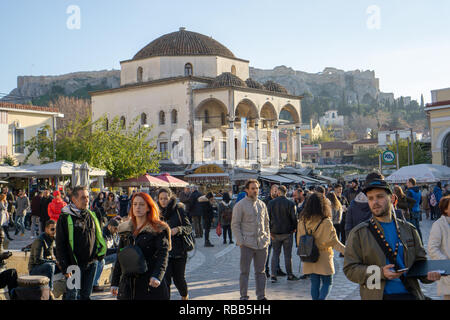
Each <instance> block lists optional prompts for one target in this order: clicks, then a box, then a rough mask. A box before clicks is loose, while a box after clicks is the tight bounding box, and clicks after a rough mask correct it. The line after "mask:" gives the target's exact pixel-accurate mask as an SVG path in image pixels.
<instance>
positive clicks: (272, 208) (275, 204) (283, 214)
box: [267, 196, 297, 234]
mask: <svg viewBox="0 0 450 320" xmlns="http://www.w3.org/2000/svg"><path fill="white" fill-rule="evenodd" d="M295 210H296V207H295V203H294V202H292V201H291V200H289V199H287V198H286V197H285V196H280V197H278V198H276V199H274V200H272V201H269V205H268V206H267V211H268V213H269V222H270V233H273V234H289V233H292V232H294V230H295V229H297V216H296V214H295Z"/></svg>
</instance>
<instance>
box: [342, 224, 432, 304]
mask: <svg viewBox="0 0 450 320" xmlns="http://www.w3.org/2000/svg"><path fill="white" fill-rule="evenodd" d="M374 220H375V221H376V224H377V226H378V228H380V230H383V228H381V226H380V224H379V223H378V221H377V220H376V219H374ZM397 224H398V227H399V229H400V240H401V242H402V244H403V248H404V256H403V259H404V262H405V266H406V267H407V268H411V267H412V265H413V264H414V262H415V261H419V260H426V259H427V258H426V252H425V249H424V247H423V245H422V241H421V240H420V238H419V234H418V233H417V229H416V228H415V227H414V226H413V225H412V224H410V223H409V222H405V221H403V220H401V219H397ZM368 226H369V222H368V221H364V222H362V223H360V224H359V225H357V226H356V227H355V228H353V229H352V231H351V232H350V234H349V235H348V238H347V243H346V247H345V253H344V273H345V275H346V277H347V278H348V279H349V280H350V281H352V282H356V283H358V284H359V285H360V287H359V288H360V295H361V299H362V300H382V299H383V292H384V286H385V285H386V280H387V279H386V278H385V277H384V275H383V270H380V271H381V272H380V274H381V283H380V284H381V285H380V289H369V288H368V287H367V285H366V284H367V279H368V278H369V276H371V274H372V273H367V268H368V267H369V266H371V265H376V266H379V267H380V268H382V267H384V266H385V265H386V256H385V254H384V252H383V250H382V249H381V248H380V246H379V245H378V242H377V241H376V240H375V238H374V236H373V235H372V234H371V233H370V231H369V228H368ZM383 235H384V233H383ZM419 279H420V281H421V282H423V283H432V282H433V281H429V280H427V279H426V277H423V278H419ZM407 287H409V290H410V292H411V293H412V294H413V295H415V296H416V297H417V299H419V300H424V299H425V297H424V295H423V293H422V290H421V289H420V285H419V282H418V280H417V279H416V278H407Z"/></svg>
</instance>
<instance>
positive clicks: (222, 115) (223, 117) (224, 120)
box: [220, 112, 226, 126]
mask: <svg viewBox="0 0 450 320" xmlns="http://www.w3.org/2000/svg"><path fill="white" fill-rule="evenodd" d="M220 116H221V118H220V119H221V121H222V125H223V126H224V125H226V118H225V112H222V114H221V115H220Z"/></svg>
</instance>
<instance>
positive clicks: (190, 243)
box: [176, 210, 195, 252]
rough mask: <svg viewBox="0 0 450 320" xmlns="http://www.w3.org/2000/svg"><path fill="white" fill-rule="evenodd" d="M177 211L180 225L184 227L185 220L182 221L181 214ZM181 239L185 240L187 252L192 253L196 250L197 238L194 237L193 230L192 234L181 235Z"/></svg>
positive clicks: (184, 245) (184, 244)
mask: <svg viewBox="0 0 450 320" xmlns="http://www.w3.org/2000/svg"><path fill="white" fill-rule="evenodd" d="M176 211H177V214H178V219H180V223H181V225H183V220H182V219H181V216H180V213H179V212H178V210H176ZM181 237H182V238H183V247H184V250H186V251H188V252H189V251H192V250H194V247H195V237H194V231H193V230H192V231H191V233H189V234H183V235H181Z"/></svg>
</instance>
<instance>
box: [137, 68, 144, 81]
mask: <svg viewBox="0 0 450 320" xmlns="http://www.w3.org/2000/svg"><path fill="white" fill-rule="evenodd" d="M143 73H144V70H143V69H142V67H139V68H138V69H137V82H142V75H143Z"/></svg>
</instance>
